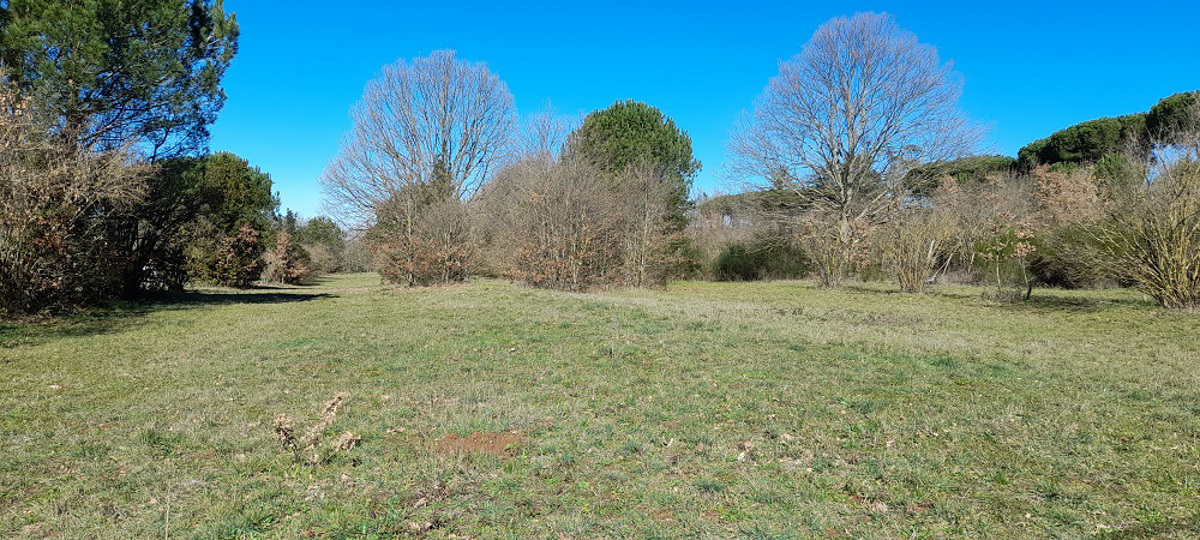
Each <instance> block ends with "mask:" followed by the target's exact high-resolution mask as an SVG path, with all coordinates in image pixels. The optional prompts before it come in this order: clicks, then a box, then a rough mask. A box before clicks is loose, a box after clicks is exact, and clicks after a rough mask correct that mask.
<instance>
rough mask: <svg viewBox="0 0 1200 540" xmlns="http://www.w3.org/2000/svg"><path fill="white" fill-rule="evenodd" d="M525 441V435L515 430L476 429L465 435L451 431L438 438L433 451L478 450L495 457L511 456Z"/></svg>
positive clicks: (455, 452)
mask: <svg viewBox="0 0 1200 540" xmlns="http://www.w3.org/2000/svg"><path fill="white" fill-rule="evenodd" d="M524 442H525V436H524V435H522V434H520V433H517V432H515V431H514V432H508V433H482V432H478V431H476V432H475V433H472V434H470V435H467V436H459V435H457V434H454V433H451V434H449V435H446V436H445V437H442V438H441V439H438V441H437V442H436V443H435V444H434V446H433V451H434V452H435V453H437V454H439V455H443V456H447V455H458V454H470V453H472V452H479V453H482V454H488V455H490V456H497V457H512V456H513V454H515V453H516V451H517V448H519V447H520V446H521V444H523V443H524Z"/></svg>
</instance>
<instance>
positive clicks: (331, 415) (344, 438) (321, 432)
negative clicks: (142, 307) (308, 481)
mask: <svg viewBox="0 0 1200 540" xmlns="http://www.w3.org/2000/svg"><path fill="white" fill-rule="evenodd" d="M346 397H347V395H346V394H345V393H342V392H339V393H337V394H336V395H334V396H333V398H332V399H330V400H329V401H326V402H325V404H324V405H323V406H322V407H321V413H320V415H319V416H318V417H317V419H316V420H313V421H312V423H310V424H309V425H308V427H307V428H306V429H304V432H303V433H302V434H297V429H296V422H295V420H293V419H292V418H291V417H289V416H288V415H286V414H277V415H275V420H274V422H272V428H273V431H274V434H275V440H276V441H277V442H278V443H279V445H280V447H282V448H283V449H284V450H286V451H288V452H290V453H291V454H292V457H293V458H295V460H296V462H297V463H306V464H309V465H319V464H321V463H324V462H326V461H328V460H329V458H330V457H332V455H333V453H334V452H345V451H349V450H351V449H353V448H354V447H355V446H357V445H358V443H359V442H360V441H362V437H359V436H357V435H355V434H354V433H352V432H349V431H346V432H343V433H342V434H341V435H339V436H338V437H337V438H336V439H334V440H333V442H332V443H331V444H329V445H324V446H323V445H322V444H321V439H322V438H323V437H324V436H325V430H326V429H329V426H330V425H332V424H333V421H334V420H336V419H337V414H338V411H339V410H340V409H341V407H342V402H343V401H345V399H346Z"/></svg>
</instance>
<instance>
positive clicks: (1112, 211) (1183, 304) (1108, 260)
mask: <svg viewBox="0 0 1200 540" xmlns="http://www.w3.org/2000/svg"><path fill="white" fill-rule="evenodd" d="M1194 140H1197V143H1196V144H1194V145H1191V146H1190V147H1183V148H1176V149H1175V150H1174V152H1176V154H1175V155H1174V156H1172V159H1162V158H1160V159H1158V160H1156V161H1154V162H1150V163H1147V164H1146V171H1147V174H1146V176H1145V178H1146V180H1143V181H1135V182H1133V183H1128V184H1124V185H1121V184H1114V185H1112V186H1110V188H1109V190H1108V194H1107V201H1108V203H1107V205H1106V207H1105V212H1104V216H1103V217H1102V218H1101V219H1097V220H1094V221H1090V222H1084V223H1083V224H1082V225H1081V228H1082V230H1083V231H1084V234H1086V235H1087V237H1088V239H1089V240H1090V242H1089V243H1088V244H1087V245H1086V246H1085V248H1086V249H1087V250H1088V252H1089V254H1090V260H1092V261H1093V262H1094V264H1096V265H1097V266H1098V267H1100V268H1103V269H1104V270H1105V271H1107V272H1108V273H1109V274H1111V275H1113V276H1116V277H1118V278H1120V279H1124V280H1128V281H1131V282H1133V283H1136V284H1137V286H1138V288H1140V289H1141V290H1142V291H1144V292H1145V293H1146V294H1148V295H1150V296H1151V297H1153V298H1154V299H1155V300H1156V301H1158V303H1159V304H1160V305H1162V306H1164V307H1168V308H1181V309H1193V310H1194V309H1197V308H1198V307H1200V151H1198V149H1200V138H1198V139H1194Z"/></svg>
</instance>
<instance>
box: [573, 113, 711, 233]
mask: <svg viewBox="0 0 1200 540" xmlns="http://www.w3.org/2000/svg"><path fill="white" fill-rule="evenodd" d="M566 153H567V155H568V156H582V157H584V158H585V159H587V160H588V161H590V162H592V163H593V164H594V165H596V166H598V167H600V168H601V169H602V170H607V171H609V172H622V171H625V170H627V169H629V168H635V167H636V168H641V167H645V168H649V169H650V170H651V171H652V172H653V173H654V174H659V175H662V176H663V177H664V178H666V179H668V180H670V181H671V183H672V185H673V189H672V190H671V193H670V194H669V197H670V202H671V205H672V207H673V208H674V209H675V210H674V211H673V212H672V213H671V219H672V220H673V221H675V222H677V224H678V225H679V227H682V226H683V225H684V224H686V217H685V215H684V213H685V212H686V211H687V209H688V192H689V190H690V189H691V186H692V180H693V178H694V177H695V175H696V173H697V172H698V171H699V170H700V162H699V161H697V160H696V159H695V158H694V157H693V156H692V139H691V137H689V136H688V135H687V133H685V132H683V131H681V130H680V129H679V128H678V127H676V126H675V121H674V120H671V119H670V118H668V117H667V116H666V115H664V114H663V113H662V111H660V110H658V109H657V108H655V107H651V106H650V105H647V104H645V103H641V102H638V101H634V100H626V101H621V102H617V103H614V104H613V105H612V106H610V107H609V108H607V109H604V110H600V111H594V112H592V113H591V114H589V115H587V117H586V118H584V120H583V125H581V126H580V127H579V128H578V129H576V130H575V131H574V132H573V133H572V134H571V135H570V137H569V138H568V141H567V152H566Z"/></svg>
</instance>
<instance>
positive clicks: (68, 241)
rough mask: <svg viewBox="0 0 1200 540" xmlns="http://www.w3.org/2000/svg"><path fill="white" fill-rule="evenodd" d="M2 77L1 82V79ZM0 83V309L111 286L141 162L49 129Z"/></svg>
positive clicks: (45, 304) (94, 295)
mask: <svg viewBox="0 0 1200 540" xmlns="http://www.w3.org/2000/svg"><path fill="white" fill-rule="evenodd" d="M2 80H3V79H2V76H0V81H2ZM47 132H48V131H47V129H46V126H45V125H44V124H42V123H40V122H38V121H36V120H35V114H34V112H33V111H31V110H30V108H29V104H28V103H26V102H18V101H17V100H16V99H15V98H13V97H12V95H11V94H10V93H9V92H7V88H3V87H0V310H3V311H11V312H21V313H26V312H37V311H43V310H58V309H70V308H74V307H77V306H84V305H90V304H96V303H100V302H104V301H107V300H109V299H112V298H114V297H115V296H117V295H119V294H120V293H121V291H122V281H123V280H122V275H123V271H124V269H125V264H126V261H127V260H128V258H129V253H128V251H127V250H126V246H125V245H124V244H123V243H122V242H120V241H119V238H120V233H122V232H123V226H124V224H125V223H126V220H127V216H128V215H129V214H130V212H131V211H132V209H133V208H134V207H135V206H136V205H137V204H138V203H139V202H140V201H141V200H142V199H143V197H144V195H145V186H146V183H145V172H146V168H145V167H142V166H138V165H131V164H130V159H129V157H128V155H127V154H125V153H123V152H121V151H114V152H96V151H93V150H92V149H89V148H78V147H76V146H74V143H70V142H65V141H63V140H62V139H58V138H55V137H51V136H48V135H47Z"/></svg>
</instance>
